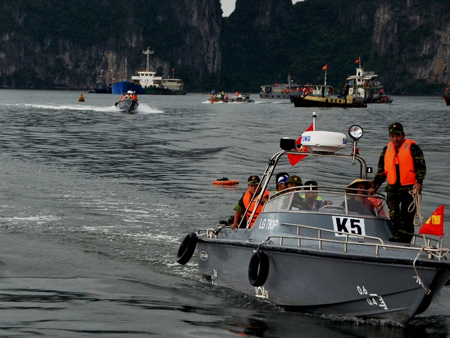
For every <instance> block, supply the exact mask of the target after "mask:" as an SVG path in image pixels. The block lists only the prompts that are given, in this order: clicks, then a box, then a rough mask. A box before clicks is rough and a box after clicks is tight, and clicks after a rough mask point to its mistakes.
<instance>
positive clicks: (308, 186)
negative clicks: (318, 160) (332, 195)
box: [302, 181, 332, 210]
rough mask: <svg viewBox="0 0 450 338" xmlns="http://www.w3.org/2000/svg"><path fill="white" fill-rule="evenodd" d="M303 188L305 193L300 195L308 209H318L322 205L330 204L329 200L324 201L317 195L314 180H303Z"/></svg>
mask: <svg viewBox="0 0 450 338" xmlns="http://www.w3.org/2000/svg"><path fill="white" fill-rule="evenodd" d="M303 189H304V190H305V194H304V195H302V198H303V199H304V200H305V201H306V203H307V205H308V210H318V209H320V208H322V207H323V206H324V205H330V204H332V202H331V201H324V200H323V198H322V197H320V196H319V193H318V191H317V190H318V189H319V185H318V184H317V182H316V181H307V182H305V184H304V186H303Z"/></svg>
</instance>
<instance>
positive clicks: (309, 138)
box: [302, 131, 347, 153]
mask: <svg viewBox="0 0 450 338" xmlns="http://www.w3.org/2000/svg"><path fill="white" fill-rule="evenodd" d="M302 146H306V147H307V148H308V149H309V150H311V151H318V152H329V153H335V152H337V151H338V150H341V149H345V148H346V147H347V137H346V136H345V134H342V133H336V132H331V131H305V132H304V133H303V134H302Z"/></svg>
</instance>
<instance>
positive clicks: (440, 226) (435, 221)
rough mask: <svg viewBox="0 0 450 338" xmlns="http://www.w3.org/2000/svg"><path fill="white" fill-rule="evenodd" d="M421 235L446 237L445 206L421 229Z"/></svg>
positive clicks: (434, 213)
mask: <svg viewBox="0 0 450 338" xmlns="http://www.w3.org/2000/svg"><path fill="white" fill-rule="evenodd" d="M419 234H421V235H434V236H440V237H442V236H444V205H441V206H440V207H439V208H437V209H436V210H435V211H434V212H433V213H432V214H431V217H430V218H428V221H426V222H425V223H424V224H423V225H422V226H421V227H420V229H419Z"/></svg>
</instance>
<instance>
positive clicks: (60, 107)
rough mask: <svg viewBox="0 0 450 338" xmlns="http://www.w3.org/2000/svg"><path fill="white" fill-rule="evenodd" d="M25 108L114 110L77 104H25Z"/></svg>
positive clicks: (113, 108) (112, 108)
mask: <svg viewBox="0 0 450 338" xmlns="http://www.w3.org/2000/svg"><path fill="white" fill-rule="evenodd" d="M24 106H25V107H27V108H38V109H53V110H91V111H99V112H104V111H114V110H116V108H115V107H114V106H108V107H102V106H88V105H84V104H83V105H79V104H68V105H51V104H50V105H49V104H30V103H25V104H24Z"/></svg>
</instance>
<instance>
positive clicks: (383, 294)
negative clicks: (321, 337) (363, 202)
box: [197, 239, 450, 326]
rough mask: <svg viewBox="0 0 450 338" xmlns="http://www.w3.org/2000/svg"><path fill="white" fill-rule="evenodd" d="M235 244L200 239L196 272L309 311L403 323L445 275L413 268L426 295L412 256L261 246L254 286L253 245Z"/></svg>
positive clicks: (420, 307)
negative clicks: (258, 281)
mask: <svg viewBox="0 0 450 338" xmlns="http://www.w3.org/2000/svg"><path fill="white" fill-rule="evenodd" d="M235 244H237V243H235ZM235 244H233V243H229V244H225V245H224V244H223V241H222V243H219V242H218V241H214V240H210V239H201V240H200V241H199V243H198V244H197V250H198V254H199V263H198V264H199V271H200V273H201V274H202V275H203V276H207V277H208V278H210V279H211V280H212V281H213V283H214V285H219V286H225V287H229V288H232V289H235V290H239V291H241V292H244V293H247V294H250V295H254V296H256V297H258V298H262V299H266V300H269V301H271V302H273V303H275V304H277V305H280V306H283V307H287V308H290V309H292V310H297V311H302V312H308V313H319V314H331V315H341V316H356V317H370V318H383V319H388V320H390V321H393V322H396V323H398V324H400V325H402V326H404V325H406V324H407V323H408V322H409V321H410V319H411V318H412V317H413V316H414V315H416V314H418V313H421V312H423V311H424V310H426V308H427V307H428V305H429V304H430V302H431V300H432V298H433V297H434V296H435V295H436V294H437V292H438V291H439V290H440V289H441V288H442V287H443V285H444V284H445V282H446V281H447V280H448V279H449V278H450V271H448V270H446V269H441V270H438V269H437V268H436V267H434V268H433V267H419V268H417V269H418V274H419V276H420V278H421V279H422V281H423V283H424V284H425V285H430V289H431V291H432V292H431V294H429V295H427V294H426V293H425V292H424V289H423V288H422V287H421V286H420V284H419V282H418V280H417V278H416V277H415V276H416V273H415V271H414V269H413V266H412V261H409V264H407V263H408V260H405V261H404V262H403V263H402V262H401V260H395V259H387V258H385V259H380V260H378V261H377V260H374V259H369V258H368V257H364V256H363V255H354V254H348V255H345V254H340V255H339V254H335V253H334V254H333V255H330V254H328V255H327V254H326V253H321V252H319V251H318V250H308V249H303V250H300V249H298V250H294V249H291V250H280V248H274V247H270V246H265V247H264V249H263V250H264V252H265V253H266V254H267V255H268V257H269V274H268V278H267V281H266V282H265V283H264V285H263V286H260V287H254V286H252V285H251V284H250V283H249V281H248V266H249V262H250V259H251V257H252V255H253V253H254V249H256V247H257V245H256V244H254V245H250V243H249V244H248V245H242V246H241V245H235ZM241 244H243V243H241ZM205 257H207V259H206V260H205ZM447 268H449V267H448V266H447Z"/></svg>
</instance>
